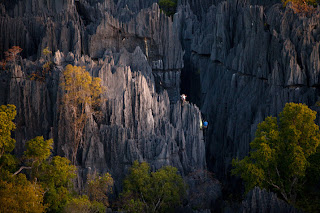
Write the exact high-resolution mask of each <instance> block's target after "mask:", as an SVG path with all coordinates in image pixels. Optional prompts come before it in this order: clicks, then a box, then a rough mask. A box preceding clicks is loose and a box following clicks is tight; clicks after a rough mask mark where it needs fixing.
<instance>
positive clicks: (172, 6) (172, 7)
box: [159, 0, 178, 16]
mask: <svg viewBox="0 0 320 213" xmlns="http://www.w3.org/2000/svg"><path fill="white" fill-rule="evenodd" d="M177 4H178V2H177V0H160V1H159V6H160V9H161V10H163V11H164V12H165V14H166V15H167V16H173V15H174V14H175V13H176V9H177Z"/></svg>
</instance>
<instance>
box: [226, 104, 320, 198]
mask: <svg viewBox="0 0 320 213" xmlns="http://www.w3.org/2000/svg"><path fill="white" fill-rule="evenodd" d="M315 119H316V112H315V111H312V110H311V109H309V108H308V107H307V106H306V105H304V104H295V103H287V104H286V105H285V107H284V109H283V111H282V112H281V113H280V114H279V118H278V119H277V118H275V117H267V118H266V119H265V121H263V122H262V123H260V124H259V125H258V129H257V131H256V137H255V139H254V140H253V141H252V142H251V143H250V147H251V151H250V153H249V156H246V157H245V158H244V159H242V160H238V159H233V161H232V165H233V166H234V169H233V170H232V174H234V175H239V176H240V177H241V178H242V179H243V180H244V182H245V187H246V192H248V191H249V190H251V189H252V188H253V187H254V186H259V187H261V188H266V189H269V190H272V191H274V192H276V193H278V195H280V196H281V197H282V198H283V199H284V200H286V201H287V202H288V203H291V204H296V201H297V197H299V196H300V197H301V196H302V197H303V196H304V195H303V189H304V187H305V186H306V184H305V183H306V174H307V173H308V172H307V171H308V170H310V169H311V170H312V167H311V165H314V164H312V163H311V162H310V159H311V158H312V157H313V156H314V155H315V154H317V148H318V146H319V142H320V134H319V127H318V126H317V125H316V124H315V123H314V120H315Z"/></svg>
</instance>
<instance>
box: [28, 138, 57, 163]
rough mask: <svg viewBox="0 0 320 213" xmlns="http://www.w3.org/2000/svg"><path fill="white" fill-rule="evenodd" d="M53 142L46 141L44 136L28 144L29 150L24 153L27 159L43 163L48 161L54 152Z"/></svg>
mask: <svg viewBox="0 0 320 213" xmlns="http://www.w3.org/2000/svg"><path fill="white" fill-rule="evenodd" d="M52 145H53V140H52V139H49V140H46V141H45V140H44V139H43V136H37V137H35V138H34V139H31V140H29V141H28V142H27V143H26V148H27V150H26V151H25V152H24V156H25V158H26V159H32V160H33V161H38V162H41V161H43V160H45V159H47V158H48V157H49V156H50V154H51V150H52Z"/></svg>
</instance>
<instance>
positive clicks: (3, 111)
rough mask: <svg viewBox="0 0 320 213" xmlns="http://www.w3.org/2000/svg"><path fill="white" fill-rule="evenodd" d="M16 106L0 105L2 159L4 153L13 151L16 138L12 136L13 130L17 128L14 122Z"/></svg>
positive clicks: (0, 148)
mask: <svg viewBox="0 0 320 213" xmlns="http://www.w3.org/2000/svg"><path fill="white" fill-rule="evenodd" d="M16 115H17V112H16V106H14V105H10V104H9V105H2V106H0V159H1V157H2V155H3V154H5V153H9V152H11V151H12V150H13V149H14V147H15V143H16V140H15V139H13V138H11V131H13V130H14V129H15V128H16V125H15V124H14V123H13V122H12V121H13V119H14V118H15V117H16Z"/></svg>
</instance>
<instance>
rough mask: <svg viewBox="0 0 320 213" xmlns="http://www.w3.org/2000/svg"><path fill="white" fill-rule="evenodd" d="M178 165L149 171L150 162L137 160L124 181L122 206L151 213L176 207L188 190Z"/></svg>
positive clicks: (125, 208) (141, 212) (127, 209)
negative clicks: (179, 172)
mask: <svg viewBox="0 0 320 213" xmlns="http://www.w3.org/2000/svg"><path fill="white" fill-rule="evenodd" d="M177 171H178V170H177V168H175V167H172V166H165V167H162V168H161V169H159V170H158V171H156V172H150V167H149V164H148V163H146V162H143V163H139V162H138V161H135V162H134V163H133V165H132V167H131V169H130V172H129V174H128V175H127V177H126V179H125V180H124V184H123V188H124V191H123V193H122V195H121V203H122V205H121V206H122V208H123V209H124V210H126V211H128V212H136V213H143V212H145V213H149V212H169V211H171V210H173V209H174V208H175V207H176V206H177V205H178V204H179V203H180V201H181V198H182V197H183V195H184V194H185V193H186V186H185V184H184V182H183V179H182V177H181V175H179V174H178V173H177Z"/></svg>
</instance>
